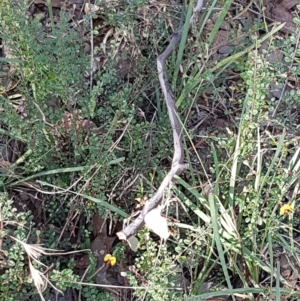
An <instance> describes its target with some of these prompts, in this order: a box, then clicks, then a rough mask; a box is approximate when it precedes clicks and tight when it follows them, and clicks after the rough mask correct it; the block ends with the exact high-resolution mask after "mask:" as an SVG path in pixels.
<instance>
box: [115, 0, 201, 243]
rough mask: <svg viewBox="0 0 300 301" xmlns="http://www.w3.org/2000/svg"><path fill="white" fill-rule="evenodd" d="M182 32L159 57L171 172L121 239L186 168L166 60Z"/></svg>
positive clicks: (135, 228) (121, 235) (138, 224)
mask: <svg viewBox="0 0 300 301" xmlns="http://www.w3.org/2000/svg"><path fill="white" fill-rule="evenodd" d="M202 7H203V0H198V1H197V4H196V6H195V8H194V11H193V15H192V17H191V20H190V25H191V24H192V23H193V22H194V21H195V20H196V15H197V14H198V13H199V12H200V11H201V9H202ZM182 33H183V29H180V30H178V32H177V33H175V34H173V37H172V38H171V41H170V43H169V45H168V46H167V48H166V49H165V51H164V52H163V53H162V54H161V55H159V56H158V58H157V71H158V78H159V82H160V86H161V89H162V92H163V94H164V98H165V101H166V105H167V109H168V115H169V119H170V123H171V127H172V131H173V141H174V156H173V160H172V167H171V170H170V171H169V173H168V174H167V175H166V177H165V178H164V180H163V181H162V183H161V184H160V186H159V188H158V190H157V191H156V192H155V193H154V195H153V196H152V197H151V198H150V199H149V200H147V201H146V204H145V206H144V208H143V210H142V212H141V213H140V214H139V216H138V217H137V218H136V219H135V220H134V221H133V222H132V223H131V224H129V225H128V226H127V227H126V228H125V229H123V230H122V231H121V232H118V233H117V235H118V237H119V239H124V240H127V239H128V238H129V237H130V236H132V235H134V234H136V233H137V232H138V231H139V229H140V228H141V227H142V225H143V224H144V218H145V216H146V214H147V213H148V212H149V211H151V210H152V209H154V208H156V207H157V206H158V205H159V203H160V202H161V199H162V197H163V194H164V190H165V189H166V188H167V187H168V186H169V185H170V183H171V181H172V179H173V178H174V176H175V175H179V174H180V173H182V172H183V170H184V169H185V168H186V165H185V164H183V159H184V151H183V146H182V139H181V136H182V131H181V126H180V122H179V119H178V117H177V116H178V113H177V110H176V105H175V101H174V97H173V93H172V90H171V87H170V83H169V80H168V76H167V73H166V60H167V59H168V57H169V56H170V55H171V53H172V52H173V51H174V50H175V49H176V48H177V46H178V45H179V43H180V41H181V38H182Z"/></svg>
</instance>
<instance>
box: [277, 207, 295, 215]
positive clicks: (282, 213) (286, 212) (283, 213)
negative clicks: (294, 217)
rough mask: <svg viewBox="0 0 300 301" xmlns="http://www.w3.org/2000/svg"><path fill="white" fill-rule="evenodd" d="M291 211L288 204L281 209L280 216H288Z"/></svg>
mask: <svg viewBox="0 0 300 301" xmlns="http://www.w3.org/2000/svg"><path fill="white" fill-rule="evenodd" d="M291 210H292V207H291V206H290V205H288V204H285V205H283V206H282V207H281V208H280V215H287V214H289V213H290V211H291Z"/></svg>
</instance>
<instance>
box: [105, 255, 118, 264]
mask: <svg viewBox="0 0 300 301" xmlns="http://www.w3.org/2000/svg"><path fill="white" fill-rule="evenodd" d="M104 261H105V262H106V264H107V265H108V266H113V265H115V264H116V262H117V258H116V257H115V256H111V254H106V255H105V257H104Z"/></svg>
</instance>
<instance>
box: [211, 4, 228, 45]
mask: <svg viewBox="0 0 300 301" xmlns="http://www.w3.org/2000/svg"><path fill="white" fill-rule="evenodd" d="M232 2H233V0H226V2H225V3H224V5H223V7H222V10H221V12H220V14H219V16H218V19H217V20H216V21H215V25H214V27H213V29H212V31H211V33H210V35H209V37H208V39H207V45H208V47H209V46H210V45H211V44H212V42H213V40H214V39H215V36H216V35H217V33H218V31H219V29H220V27H221V25H222V24H223V21H224V18H225V16H226V14H227V12H228V11H229V9H230V5H231V3H232Z"/></svg>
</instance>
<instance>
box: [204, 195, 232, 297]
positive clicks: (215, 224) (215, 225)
mask: <svg viewBox="0 0 300 301" xmlns="http://www.w3.org/2000/svg"><path fill="white" fill-rule="evenodd" d="M208 202H209V206H210V213H211V220H212V227H213V231H214V238H215V241H216V246H217V249H218V254H219V258H220V262H221V265H222V269H223V273H224V276H225V279H226V283H227V287H228V288H229V292H230V295H231V296H232V299H233V300H234V301H235V300H236V299H235V296H234V295H233V294H232V290H233V287H232V284H231V281H230V277H229V273H228V270H227V264H226V261H225V257H224V251H223V247H222V242H221V238H220V234H219V225H218V214H217V212H218V209H217V207H216V202H215V197H214V195H213V194H209V196H208Z"/></svg>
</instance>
